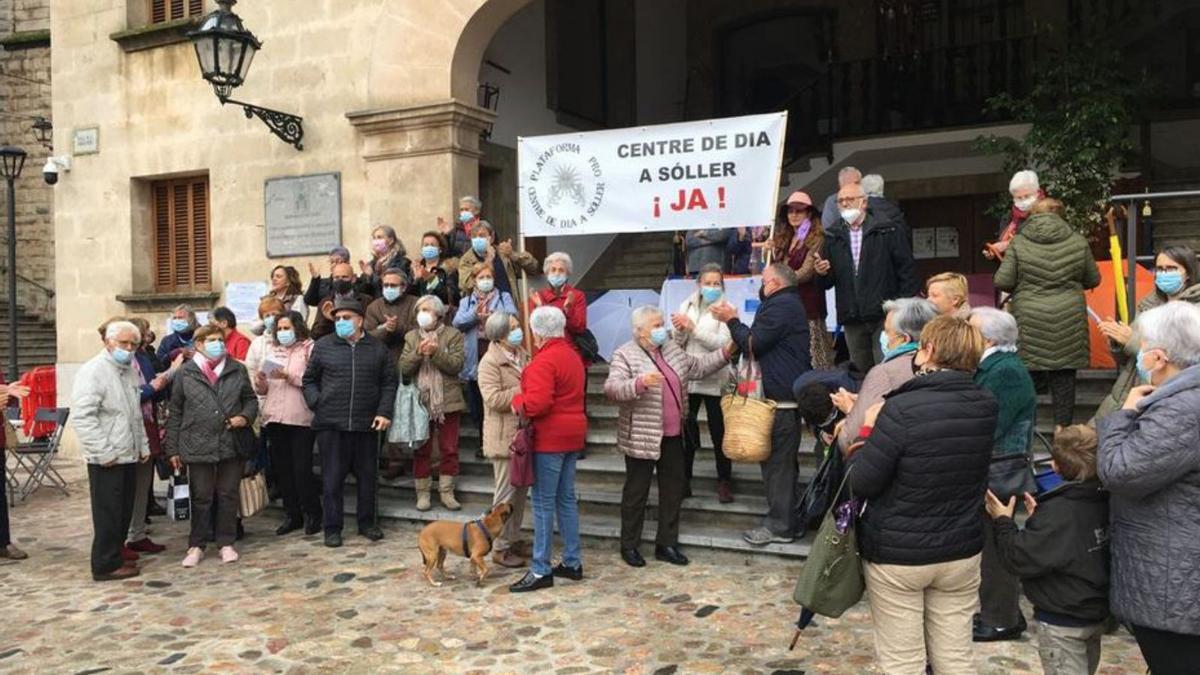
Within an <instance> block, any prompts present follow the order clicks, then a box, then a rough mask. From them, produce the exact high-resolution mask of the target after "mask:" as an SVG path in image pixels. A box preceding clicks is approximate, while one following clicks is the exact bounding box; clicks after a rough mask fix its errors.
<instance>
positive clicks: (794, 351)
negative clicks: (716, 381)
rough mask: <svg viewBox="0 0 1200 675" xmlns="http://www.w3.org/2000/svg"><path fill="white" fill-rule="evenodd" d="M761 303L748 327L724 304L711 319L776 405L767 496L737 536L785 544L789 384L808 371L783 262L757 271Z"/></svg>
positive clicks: (795, 435) (789, 491) (791, 409)
mask: <svg viewBox="0 0 1200 675" xmlns="http://www.w3.org/2000/svg"><path fill="white" fill-rule="evenodd" d="M762 296H763V300H762V304H760V305H759V306H758V312H757V313H755V315H754V323H753V325H751V326H747V325H745V324H743V323H742V322H741V321H739V320H738V318H737V310H736V309H734V308H733V306H732V305H730V304H729V303H727V302H722V303H719V304H717V305H714V306H713V308H712V310H711V311H712V313H713V316H715V317H716V318H717V320H718V321H724V322H725V323H726V324H728V325H729V332H730V333H731V334H732V335H733V341H734V343H735V344H737V346H738V349H739V350H741V352H742V354H752V355H753V357H754V359H755V360H756V361H757V362H758V366H759V368H760V369H761V370H762V387H763V391H762V392H760V394H761V395H762V396H763V397H764V398H768V399H771V400H772V401H775V403H776V406H777V407H776V410H775V423H774V426H773V427H772V429H771V456H770V457H768V458H767V460H766V461H765V462H763V463H762V474H763V483H764V488H765V491H766V495H767V515H766V517H765V518H764V519H763V524H762V525H761V526H760V527H756V528H754V529H752V530H747V531H746V532H743V533H742V538H743V539H745V540H746V541H747V542H749V543H751V544H754V545H756V546H765V545H767V544H770V543H771V542H780V543H788V542H791V541H792V539H793V537H794V536H795V532H796V508H795V507H796V497H797V495H796V474H797V467H796V456H797V450H799V448H800V424H799V420H798V419H797V415H796V402H795V400H794V399H793V398H792V383H793V382H795V381H796V378H797V377H799V376H800V374H801V373H803V372H805V371H807V370H809V369H810V368H811V362H810V360H809V354H808V346H809V335H808V321H807V319H806V317H805V315H804V303H802V302H801V301H800V294H799V293H797V291H796V273H795V272H793V271H792V269H791V268H790V267H788V266H787V265H785V264H783V263H775V264H772V265H771V266H770V267H768V268H767V269H766V270H764V271H763V275H762Z"/></svg>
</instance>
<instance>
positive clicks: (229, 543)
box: [166, 326, 258, 567]
mask: <svg viewBox="0 0 1200 675" xmlns="http://www.w3.org/2000/svg"><path fill="white" fill-rule="evenodd" d="M257 416H258V399H257V398H256V397H255V395H254V389H253V387H252V385H251V384H250V376H249V375H248V374H247V373H246V367H245V366H243V365H242V364H240V363H238V362H237V361H236V360H235V359H233V358H231V357H230V356H229V355H228V353H227V351H226V348H225V339H224V336H223V334H222V331H221V329H220V328H218V327H216V326H204V327H202V328H200V329H198V330H197V331H196V354H195V356H193V357H192V358H191V360H189V361H187V362H185V363H184V364H183V367H182V368H180V370H179V375H178V377H177V378H176V381H175V383H174V384H173V385H172V386H171V404H170V413H169V415H168V416H167V444H166V451H167V456H168V457H170V458H171V465H172V466H174V467H175V470H176V471H178V470H180V469H182V468H183V467H184V465H186V466H187V469H188V484H189V492H190V494H191V499H192V531H191V535H189V537H188V551H187V555H186V556H184V558H183V566H184V567H195V566H196V565H198V564H199V563H200V560H201V559H202V558H203V557H204V545H205V544H206V543H207V542H209V541H214V542H216V544H217V546H219V547H220V549H221V562H224V563H231V562H236V561H237V559H238V552H237V551H236V550H234V548H233V542H234V540H235V539H236V537H237V517H238V503H239V494H238V486H239V483H240V482H241V480H242V465H243V464H244V463H245V460H246V459H247V458H246V457H242V456H240V455H239V454H238V448H237V443H236V442H235V440H234V437H233V433H232V430H233V429H237V428H240V427H246V426H249V425H251V424H253V423H254V419H255V418H256V417H257ZM214 498H215V501H216V510H217V517H216V532H215V533H214V532H213V521H212V517H211V512H212V509H213V506H214V505H213V501H214Z"/></svg>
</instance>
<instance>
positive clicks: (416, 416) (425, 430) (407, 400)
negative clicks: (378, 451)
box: [387, 383, 429, 448]
mask: <svg viewBox="0 0 1200 675" xmlns="http://www.w3.org/2000/svg"><path fill="white" fill-rule="evenodd" d="M428 439H429V411H428V410H426V409H425V406H423V405H421V392H420V391H419V390H418V389H417V385H416V384H412V383H409V384H404V383H401V385H400V386H399V387H398V388H397V389H396V405H395V406H394V407H393V409H392V425H391V426H390V427H388V432H387V440H388V443H399V444H402V445H407V446H409V447H411V448H416V447H419V446H421V445H422V444H423V443H425V441H426V440H428Z"/></svg>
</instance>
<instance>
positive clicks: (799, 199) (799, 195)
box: [787, 190, 813, 207]
mask: <svg viewBox="0 0 1200 675" xmlns="http://www.w3.org/2000/svg"><path fill="white" fill-rule="evenodd" d="M787 203H788V204H803V205H805V206H808V207H811V206H812V205H813V202H812V197H809V196H808V193H807V192H801V191H800V190H797V191H795V192H793V193H792V194H791V195H790V196H789V197H788V198H787Z"/></svg>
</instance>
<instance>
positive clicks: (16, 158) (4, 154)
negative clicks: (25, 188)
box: [0, 145, 25, 180]
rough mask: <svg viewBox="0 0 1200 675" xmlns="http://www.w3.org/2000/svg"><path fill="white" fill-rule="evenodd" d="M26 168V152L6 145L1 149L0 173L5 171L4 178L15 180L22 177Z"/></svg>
mask: <svg viewBox="0 0 1200 675" xmlns="http://www.w3.org/2000/svg"><path fill="white" fill-rule="evenodd" d="M24 167H25V151H24V150H22V149H21V148H14V147H13V146H11V145H6V146H4V147H2V148H0V171H3V172H4V173H3V175H4V178H6V179H9V180H15V179H17V178H19V177H20V176H21V169H23V168H24Z"/></svg>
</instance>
